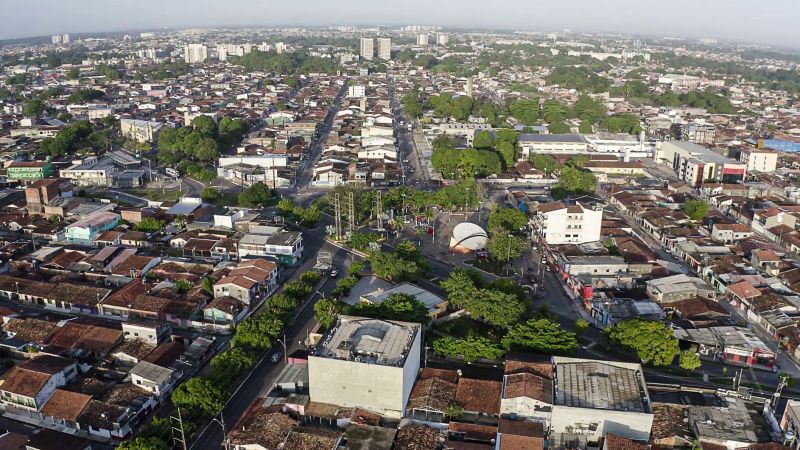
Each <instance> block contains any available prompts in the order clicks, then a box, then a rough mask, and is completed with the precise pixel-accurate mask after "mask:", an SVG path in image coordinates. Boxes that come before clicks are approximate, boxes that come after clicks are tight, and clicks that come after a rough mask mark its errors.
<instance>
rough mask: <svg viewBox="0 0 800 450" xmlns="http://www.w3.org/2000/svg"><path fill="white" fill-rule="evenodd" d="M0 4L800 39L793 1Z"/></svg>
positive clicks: (236, 18) (96, 11)
mask: <svg viewBox="0 0 800 450" xmlns="http://www.w3.org/2000/svg"><path fill="white" fill-rule="evenodd" d="M6 2H7V3H10V4H6V5H3V6H2V7H0V11H2V13H3V16H4V20H3V27H2V29H0V39H11V38H21V37H32V36H39V35H49V34H55V33H58V34H63V33H93V32H114V31H122V30H132V29H137V30H138V29H152V30H154V31H156V30H158V29H159V28H183V27H215V26H216V27H224V26H278V25H297V26H303V25H306V26H325V25H378V24H386V25H393V26H396V25H404V24H409V25H410V24H420V25H440V26H443V27H463V28H470V27H475V28H477V27H480V28H494V29H498V28H505V29H515V30H550V31H557V30H561V29H564V28H569V29H572V30H574V31H585V32H595V33H622V34H645V35H652V36H672V37H687V38H700V37H708V38H718V39H723V40H733V41H737V42H750V43H754V44H767V45H772V46H776V47H787V48H800V27H797V25H796V21H797V18H798V17H800V1H798V0H760V1H759V0H672V1H671V2H668V3H663V2H659V3H656V2H651V1H647V0H604V1H597V0H563V1H557V2H554V1H552V0H550V1H547V2H544V1H538V0H495V1H488V2H487V1H485V0H482V1H478V0H405V1H402V2H384V1H381V0H371V1H366V0H339V1H332V0H305V1H303V2H275V1H263V0H260V1H259V0H227V1H219V0H213V1H212V0H158V1H156V0H137V1H135V2H122V1H120V0H39V1H37V2H35V3H34V4H31V3H28V2H10V1H8V0H6Z"/></svg>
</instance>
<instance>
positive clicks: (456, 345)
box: [433, 336, 504, 362]
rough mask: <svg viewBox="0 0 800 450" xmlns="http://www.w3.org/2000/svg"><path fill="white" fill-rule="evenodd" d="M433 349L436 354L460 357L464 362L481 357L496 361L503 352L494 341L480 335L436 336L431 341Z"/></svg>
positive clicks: (473, 360)
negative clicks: (462, 336) (459, 336)
mask: <svg viewBox="0 0 800 450" xmlns="http://www.w3.org/2000/svg"><path fill="white" fill-rule="evenodd" d="M433 351H434V353H436V354H437V355H442V356H450V357H461V358H464V361H466V362H475V361H477V360H479V359H481V358H486V359H488V360H490V361H496V360H498V359H500V357H501V356H503V353H504V352H503V349H501V348H500V346H498V345H497V344H496V343H495V342H494V341H492V340H491V339H488V338H485V337H480V336H469V337H466V338H458V339H457V338H453V337H449V336H445V337H441V338H437V339H435V340H434V341H433Z"/></svg>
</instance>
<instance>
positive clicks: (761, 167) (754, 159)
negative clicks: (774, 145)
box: [739, 148, 778, 172]
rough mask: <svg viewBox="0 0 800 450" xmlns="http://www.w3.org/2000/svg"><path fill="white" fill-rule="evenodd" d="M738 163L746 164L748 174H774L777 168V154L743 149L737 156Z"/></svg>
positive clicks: (761, 150) (769, 151)
mask: <svg viewBox="0 0 800 450" xmlns="http://www.w3.org/2000/svg"><path fill="white" fill-rule="evenodd" d="M739 161H741V162H743V163H745V164H747V171H748V172H774V171H775V168H776V167H777V166H778V152H776V151H774V150H763V149H757V148H745V149H742V152H741V153H740V154H739Z"/></svg>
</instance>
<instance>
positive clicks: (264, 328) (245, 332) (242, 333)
mask: <svg viewBox="0 0 800 450" xmlns="http://www.w3.org/2000/svg"><path fill="white" fill-rule="evenodd" d="M281 330H283V322H282V321H281V320H280V319H278V318H275V317H270V316H268V315H267V314H257V315H255V316H250V317H248V318H247V319H245V320H244V321H243V322H242V323H240V324H239V326H238V328H237V329H236V334H235V335H234V336H233V339H232V340H231V345H232V346H234V347H243V348H245V349H252V350H255V351H265V350H267V349H269V348H270V347H271V346H272V343H273V340H274V339H275V337H277V336H278V334H280V332H281Z"/></svg>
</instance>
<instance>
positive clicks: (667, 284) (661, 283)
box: [647, 274, 717, 303]
mask: <svg viewBox="0 0 800 450" xmlns="http://www.w3.org/2000/svg"><path fill="white" fill-rule="evenodd" d="M716 295H717V291H715V290H714V288H713V287H711V286H710V285H709V284H708V283H706V282H705V281H703V280H702V279H700V278H697V277H690V276H689V275H686V274H678V275H672V276H670V277H663V278H657V279H655V280H650V281H648V282H647V296H648V297H650V298H651V299H653V300H655V301H657V302H659V303H670V302H676V301H678V300H683V299H687V298H691V297H698V296H700V297H706V298H711V299H713V298H715V297H716Z"/></svg>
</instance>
